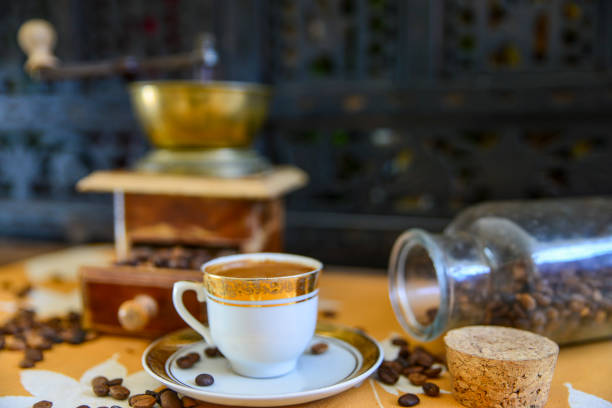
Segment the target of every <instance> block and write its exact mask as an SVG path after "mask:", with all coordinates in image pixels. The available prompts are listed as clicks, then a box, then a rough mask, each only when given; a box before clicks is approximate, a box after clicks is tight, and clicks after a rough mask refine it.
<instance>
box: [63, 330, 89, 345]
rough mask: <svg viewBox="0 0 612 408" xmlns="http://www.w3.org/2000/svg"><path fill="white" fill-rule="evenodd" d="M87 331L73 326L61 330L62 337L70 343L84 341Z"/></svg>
mask: <svg viewBox="0 0 612 408" xmlns="http://www.w3.org/2000/svg"><path fill="white" fill-rule="evenodd" d="M86 335H87V333H86V332H85V330H83V329H81V328H78V327H73V328H71V329H68V330H66V331H64V332H63V334H62V338H63V339H64V341H66V342H68V343H70V344H81V343H83V342H84V341H85V337H86Z"/></svg>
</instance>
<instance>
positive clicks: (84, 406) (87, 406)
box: [77, 405, 89, 408]
mask: <svg viewBox="0 0 612 408" xmlns="http://www.w3.org/2000/svg"><path fill="white" fill-rule="evenodd" d="M77 408H89V405H79V406H78V407H77Z"/></svg>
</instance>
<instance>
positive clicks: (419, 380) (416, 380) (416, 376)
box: [408, 373, 427, 385]
mask: <svg viewBox="0 0 612 408" xmlns="http://www.w3.org/2000/svg"><path fill="white" fill-rule="evenodd" d="M408 381H410V383H411V384H412V385H423V384H425V382H426V381H427V376H426V375H425V374H421V373H411V374H409V375H408Z"/></svg>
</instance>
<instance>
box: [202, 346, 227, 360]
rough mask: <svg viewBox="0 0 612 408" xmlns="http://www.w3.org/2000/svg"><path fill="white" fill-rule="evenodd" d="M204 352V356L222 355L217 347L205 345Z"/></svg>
mask: <svg viewBox="0 0 612 408" xmlns="http://www.w3.org/2000/svg"><path fill="white" fill-rule="evenodd" d="M204 354H206V357H209V358H215V357H223V353H221V350H219V349H218V348H217V347H206V348H205V349H204Z"/></svg>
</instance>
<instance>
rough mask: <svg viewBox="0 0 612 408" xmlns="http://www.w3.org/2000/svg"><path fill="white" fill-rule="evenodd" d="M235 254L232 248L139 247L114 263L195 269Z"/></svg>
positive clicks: (235, 251) (135, 247)
mask: <svg viewBox="0 0 612 408" xmlns="http://www.w3.org/2000/svg"><path fill="white" fill-rule="evenodd" d="M235 253H237V250H236V249H232V248H201V247H186V246H174V247H156V246H146V245H139V246H134V247H133V248H132V249H131V250H130V255H129V256H128V257H127V258H125V259H122V260H119V261H117V262H115V264H116V265H123V266H153V267H156V268H169V269H196V270H199V269H200V267H201V266H202V265H203V264H204V263H206V262H208V261H210V260H211V259H213V258H217V257H219V256H225V255H233V254H235Z"/></svg>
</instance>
